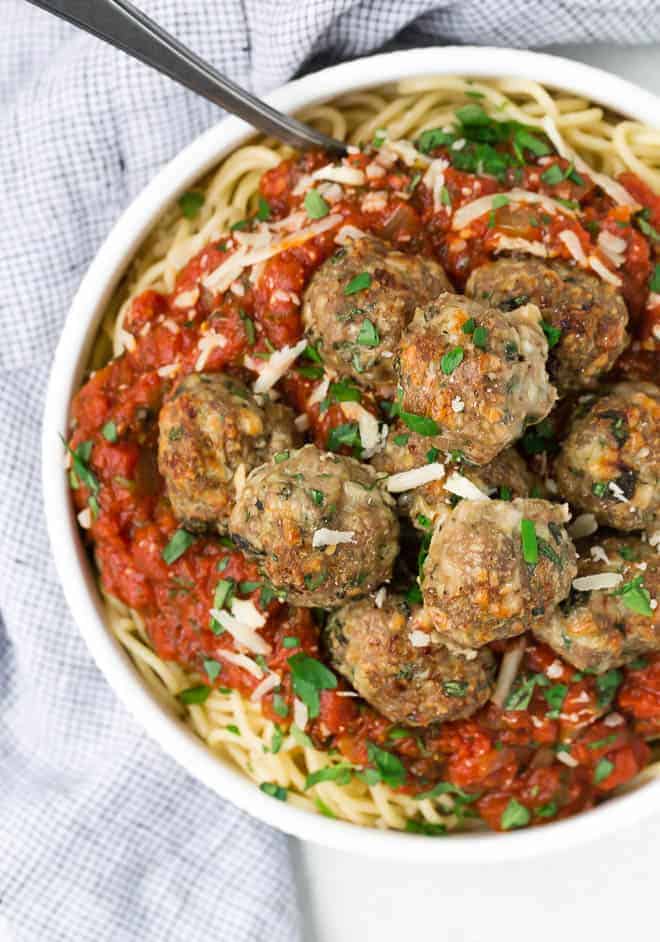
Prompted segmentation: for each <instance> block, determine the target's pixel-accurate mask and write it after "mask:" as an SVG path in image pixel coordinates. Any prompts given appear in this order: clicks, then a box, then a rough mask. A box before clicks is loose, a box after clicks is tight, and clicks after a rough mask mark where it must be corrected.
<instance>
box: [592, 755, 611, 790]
mask: <svg viewBox="0 0 660 942" xmlns="http://www.w3.org/2000/svg"><path fill="white" fill-rule="evenodd" d="M613 769H614V763H613V762H611V761H610V760H609V759H605V758H602V759H599V761H598V763H597V764H596V768H595V769H594V785H600V783H601V782H602V781H604V780H605V779H606V778H608V776H609V775H610V773H611V772H612V770H613Z"/></svg>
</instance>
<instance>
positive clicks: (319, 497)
mask: <svg viewBox="0 0 660 942" xmlns="http://www.w3.org/2000/svg"><path fill="white" fill-rule="evenodd" d="M308 494H309V496H310V497H311V498H312V500H313V501H314V503H315V504H316V506H317V507H322V506H323V502H324V500H325V495H324V493H323V491H319V490H317V489H316V488H315V487H313V488H311V490H309V491H308Z"/></svg>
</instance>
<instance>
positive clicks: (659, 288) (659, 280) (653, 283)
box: [649, 262, 660, 294]
mask: <svg viewBox="0 0 660 942" xmlns="http://www.w3.org/2000/svg"><path fill="white" fill-rule="evenodd" d="M649 291H650V292H651V293H652V294H660V262H656V263H655V268H654V269H653V274H652V275H651V280H650V282H649Z"/></svg>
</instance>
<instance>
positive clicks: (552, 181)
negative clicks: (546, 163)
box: [541, 164, 564, 186]
mask: <svg viewBox="0 0 660 942" xmlns="http://www.w3.org/2000/svg"><path fill="white" fill-rule="evenodd" d="M541 179H542V180H543V182H544V183H547V184H548V185H549V186H556V185H557V184H558V183H562V181H563V180H564V171H563V170H562V169H561V167H560V166H559V164H553V165H552V166H551V167H548V169H547V170H546V171H545V172H544V173H542V174H541Z"/></svg>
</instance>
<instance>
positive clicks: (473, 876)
mask: <svg viewBox="0 0 660 942" xmlns="http://www.w3.org/2000/svg"><path fill="white" fill-rule="evenodd" d="M549 51H550V52H555V53H557V54H560V55H565V56H569V57H572V58H576V59H581V60H582V61H584V62H588V63H589V64H591V65H596V66H600V67H602V68H606V69H609V70H610V71H611V72H615V73H618V74H619V75H622V76H624V77H625V78H628V79H631V81H634V82H637V83H638V84H639V85H643V86H646V87H647V88H649V89H650V90H652V91H655V92H656V93H658V94H660V46H659V45H652V46H646V47H638V48H634V49H620V48H617V47H614V46H600V47H590V46H572V47H569V46H563V47H556V48H553V49H550V50H549ZM557 80H558V82H561V76H559V75H558V76H557ZM596 93H597V90H596V89H594V94H595V95H596ZM659 119H660V115H659ZM291 848H292V852H293V856H294V863H295V868H296V874H297V880H298V888H299V896H300V902H301V906H302V908H303V914H304V919H305V933H304V938H305V942H339V940H341V942H344V940H347V942H348V940H350V942H353V940H356V942H357V940H360V942H412V940H415V939H429V938H430V939H438V940H442V942H519V940H521V942H522V940H523V939H524V940H525V942H557V939H563V940H566V942H573V940H577V939H578V938H579V937H580V936H582V935H584V937H587V938H593V939H597V940H598V942H615V940H617V942H619V940H620V939H621V938H622V937H623V938H626V937H630V936H631V930H632V929H633V926H639V927H640V929H642V927H647V928H646V929H645V934H648V936H649V938H653V937H654V936H655V935H656V934H657V933H655V932H654V930H650V929H649V928H648V927H649V926H650V925H652V922H651V920H652V919H653V920H654V921H656V920H657V896H656V893H657V882H658V878H657V874H658V873H660V809H659V813H658V815H657V816H656V817H654V818H652V819H648V820H647V821H645V822H643V823H642V824H640V825H638V826H637V827H635V828H632V829H628V830H625V831H620V832H618V833H617V834H615V835H613V836H609V837H607V838H603V839H602V840H600V841H597V842H593V843H591V844H588V845H585V846H583V847H581V848H577V849H573V850H571V851H568V852H564V853H556V854H551V855H549V856H547V855H544V856H543V858H541V859H539V860H537V861H535V860H528V861H523V862H521V863H517V864H516V863H513V864H511V863H510V864H506V865H501V864H500V865H493V864H490V865H480V866H478V867H477V866H475V865H467V864H463V865H455V866H451V867H449V866H447V865H436V866H433V865H415V864H409V863H400V864H399V863H396V862H395V861H383V862H380V861H369V860H367V859H365V858H362V857H357V856H353V855H350V854H345V853H340V852H338V851H332V850H327V849H325V848H322V847H317V846H316V845H313V844H303V843H301V842H299V841H297V840H294V839H293V838H292V839H291ZM631 920H633V921H631Z"/></svg>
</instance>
